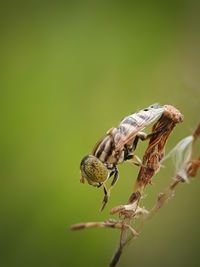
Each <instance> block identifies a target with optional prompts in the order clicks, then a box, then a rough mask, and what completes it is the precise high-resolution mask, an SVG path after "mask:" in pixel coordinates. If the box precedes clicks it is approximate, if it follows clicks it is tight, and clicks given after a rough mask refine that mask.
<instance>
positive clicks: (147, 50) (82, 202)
mask: <svg viewBox="0 0 200 267" xmlns="http://www.w3.org/2000/svg"><path fill="white" fill-rule="evenodd" d="M199 14H200V13H199V5H198V1H196V2H195V1H193V0H190V1H189V0H188V1H184V0H174V1H146V2H144V1H5V2H3V1H1V8H0V27H1V32H0V36H1V39H0V40H1V41H0V47H1V49H0V50H1V52H0V53H1V61H0V62H1V74H0V76H1V77H0V78H1V79H0V91H1V97H0V102H1V103H0V107H1V112H0V113H1V131H0V136H1V138H0V140H1V141H0V144H1V148H0V157H1V161H0V164H1V179H0V243H1V249H0V254H1V255H0V266H2V267H19V266H20V267H22V266H26V267H36V266H37V267H66V266H82V267H84V266H96V267H103V266H108V262H109V260H110V258H111V256H112V254H113V251H114V250H115V248H116V246H117V242H118V238H119V233H118V231H115V230H110V229H95V230H88V231H80V232H71V231H70V230H69V228H70V225H71V224H73V223H77V222H82V221H93V220H105V219H107V218H109V217H110V215H109V210H110V208H111V207H113V206H114V205H118V204H120V203H125V202H126V201H127V199H128V196H129V195H130V193H131V190H132V187H133V183H134V180H135V177H136V175H137V171H138V169H137V167H133V166H130V165H128V164H124V165H123V166H120V175H121V179H120V180H119V182H118V183H117V185H116V187H115V189H114V190H113V192H112V197H111V200H110V202H109V204H108V207H107V209H106V210H105V211H104V212H103V213H99V212H98V210H99V207H100V205H101V200H102V196H103V193H102V191H101V189H96V188H93V187H91V186H88V185H86V184H85V185H82V184H80V183H79V162H80V160H81V158H82V157H83V156H84V155H85V154H88V153H90V151H91V150H92V148H93V146H94V145H95V143H96V141H97V140H98V139H99V138H100V137H101V136H102V135H103V134H104V133H105V132H106V131H107V130H108V129H109V128H110V127H112V126H116V125H117V124H118V122H119V121H120V120H121V119H122V118H123V116H125V115H128V114H129V113H132V112H134V111H136V110H138V109H140V108H144V107H146V106H149V105H150V104H152V103H155V102H159V103H161V104H172V105H175V106H176V107H177V108H179V109H180V110H181V111H182V112H183V114H184V115H185V120H184V123H183V124H182V125H178V126H177V128H176V129H175V131H174V132H173V135H172V136H171V138H170V141H169V142H168V146H167V150H169V149H170V148H172V147H173V146H174V145H175V144H176V142H178V141H179V140H180V139H181V138H183V137H185V136H186V135H188V134H190V133H191V131H192V129H193V128H194V127H195V125H196V124H197V122H198V120H199V111H200V61H199V60H200V52H199V47H200V34H199V25H200V24H199ZM144 148H145V145H144V144H141V145H140V146H139V147H138V150H137V154H138V155H139V156H142V152H143V150H144ZM166 165H167V168H163V169H162V171H161V173H160V174H159V175H157V176H156V177H155V178H154V182H153V186H151V187H149V188H148V189H147V191H146V198H145V199H144V205H145V206H146V207H147V208H149V207H151V205H152V204H153V202H154V201H155V199H156V196H157V194H158V192H160V190H162V188H164V187H165V186H166V185H167V184H168V183H169V182H170V180H171V177H172V176H173V166H172V164H171V163H170V162H169V163H166ZM199 178H200V177H199V175H198V177H197V178H196V179H194V180H193V181H192V182H191V183H190V184H187V185H186V184H185V185H182V186H181V187H180V188H179V189H178V190H177V192H176V195H175V197H174V199H173V201H171V202H169V203H168V205H166V206H165V208H163V209H162V210H161V211H160V213H158V214H157V216H156V217H154V218H153V219H152V220H151V221H149V222H148V223H146V225H145V227H144V229H143V232H142V234H141V236H140V237H139V238H138V239H137V240H135V242H134V243H132V244H131V245H129V247H128V248H127V249H126V250H125V252H124V254H123V256H122V258H121V261H120V263H119V266H126V267H131V266H140V267H151V266H154V267H156V266H163V267H165V266H199V265H200V259H199V244H200V241H199V238H200V234H199V233H200V231H199V220H200V216H199V206H198V203H199V198H200V180H199Z"/></svg>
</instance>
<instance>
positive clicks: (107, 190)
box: [101, 167, 119, 211]
mask: <svg viewBox="0 0 200 267" xmlns="http://www.w3.org/2000/svg"><path fill="white" fill-rule="evenodd" d="M111 173H112V174H111V176H112V175H113V174H114V176H113V180H112V182H111V185H110V188H109V189H107V188H106V187H105V185H103V191H104V198H103V201H102V207H101V211H102V210H103V209H104V208H105V206H106V204H107V203H108V199H109V197H110V191H111V189H112V188H113V187H114V185H115V183H116V182H117V180H118V178H119V172H118V169H117V167H115V169H114V170H113V172H111Z"/></svg>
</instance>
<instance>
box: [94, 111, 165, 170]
mask: <svg viewBox="0 0 200 267" xmlns="http://www.w3.org/2000/svg"><path fill="white" fill-rule="evenodd" d="M163 111H164V108H163V107H160V106H151V107H149V108H146V109H144V110H141V111H139V112H136V113H134V114H132V115H130V116H127V117H125V118H124V119H123V120H122V121H121V123H120V124H119V126H118V128H111V129H110V130H109V131H108V132H107V134H106V136H105V137H104V138H103V139H102V140H101V141H100V142H99V143H98V144H97V145H96V147H95V149H94V150H93V153H92V154H93V155H94V156H95V157H97V158H98V159H99V160H100V161H101V162H103V163H104V164H105V165H106V166H107V167H108V168H109V169H112V168H113V167H114V166H116V165H118V164H119V163H122V162H123V161H125V160H126V159H128V157H129V155H130V153H133V152H134V150H135V148H136V145H137V139H136V138H137V137H138V133H140V131H141V130H143V129H144V128H145V127H146V126H147V125H149V124H150V123H151V122H152V121H154V120H155V119H156V118H158V117H159V116H160V115H161V114H162V113H163ZM134 141H135V143H134Z"/></svg>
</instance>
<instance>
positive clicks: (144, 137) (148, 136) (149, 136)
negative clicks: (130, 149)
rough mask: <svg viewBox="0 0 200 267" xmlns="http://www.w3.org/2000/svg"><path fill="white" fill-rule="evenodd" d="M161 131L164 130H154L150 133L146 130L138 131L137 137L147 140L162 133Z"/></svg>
mask: <svg viewBox="0 0 200 267" xmlns="http://www.w3.org/2000/svg"><path fill="white" fill-rule="evenodd" d="M161 131H163V130H162V129H160V130H158V131H155V132H152V133H150V134H146V133H144V132H138V133H137V136H136V137H138V138H139V139H140V140H142V141H145V140H147V139H149V138H151V137H152V136H153V135H155V134H158V133H160V132H161Z"/></svg>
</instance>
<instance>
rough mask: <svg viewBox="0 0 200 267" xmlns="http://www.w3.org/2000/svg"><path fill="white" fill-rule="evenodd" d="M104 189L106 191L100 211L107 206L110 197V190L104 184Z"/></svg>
mask: <svg viewBox="0 0 200 267" xmlns="http://www.w3.org/2000/svg"><path fill="white" fill-rule="evenodd" d="M103 191H104V198H103V201H102V206H101V209H100V211H102V210H103V209H104V208H105V206H106V204H107V202H108V199H109V191H108V190H107V189H106V187H105V185H103Z"/></svg>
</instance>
